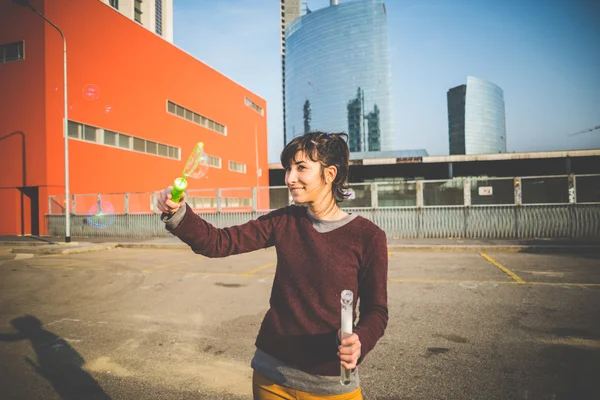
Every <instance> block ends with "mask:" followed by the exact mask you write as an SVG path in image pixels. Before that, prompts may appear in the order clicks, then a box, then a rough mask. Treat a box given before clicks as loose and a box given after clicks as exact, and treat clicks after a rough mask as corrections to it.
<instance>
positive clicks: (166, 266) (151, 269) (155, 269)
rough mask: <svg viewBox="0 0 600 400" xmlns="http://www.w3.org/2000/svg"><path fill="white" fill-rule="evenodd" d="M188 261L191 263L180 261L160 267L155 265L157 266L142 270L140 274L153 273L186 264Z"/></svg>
mask: <svg viewBox="0 0 600 400" xmlns="http://www.w3.org/2000/svg"><path fill="white" fill-rule="evenodd" d="M189 261H191V259H188V260H181V261H174V262H170V263H166V264H161V265H157V266H155V267H152V268H146V269H143V270H142V272H144V273H148V272H154V271H157V270H159V269H163V268H169V267H172V266H173V265H179V264H185V263H187V262H189Z"/></svg>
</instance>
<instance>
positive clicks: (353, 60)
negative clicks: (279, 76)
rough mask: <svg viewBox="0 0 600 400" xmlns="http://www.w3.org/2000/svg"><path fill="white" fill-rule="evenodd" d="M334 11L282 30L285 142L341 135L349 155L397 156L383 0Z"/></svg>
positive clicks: (335, 7) (307, 17)
mask: <svg viewBox="0 0 600 400" xmlns="http://www.w3.org/2000/svg"><path fill="white" fill-rule="evenodd" d="M335 3H336V2H333V1H332V5H331V6H329V7H326V8H323V9H320V10H317V11H313V12H311V13H309V14H307V15H305V16H303V17H302V18H299V19H297V20H295V21H294V22H293V23H292V24H290V26H289V27H288V28H287V30H286V41H285V51H286V56H285V66H284V68H285V110H286V114H285V125H286V134H287V140H288V141H289V140H291V139H292V138H293V137H296V136H299V135H302V134H303V133H304V132H305V131H307V130H321V131H326V132H346V133H348V135H349V145H350V151H353V152H357V151H387V150H397V148H398V146H397V143H396V142H395V134H394V127H393V121H392V109H391V107H392V94H391V68H390V56H389V48H388V39H387V22H386V15H385V5H384V3H383V0H357V1H348V2H344V3H341V4H335Z"/></svg>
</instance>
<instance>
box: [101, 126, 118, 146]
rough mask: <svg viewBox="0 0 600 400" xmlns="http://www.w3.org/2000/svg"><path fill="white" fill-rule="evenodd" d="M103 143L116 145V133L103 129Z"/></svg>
mask: <svg viewBox="0 0 600 400" xmlns="http://www.w3.org/2000/svg"><path fill="white" fill-rule="evenodd" d="M104 144H107V145H109V146H116V145H117V133H116V132H113V131H109V130H106V129H105V130H104Z"/></svg>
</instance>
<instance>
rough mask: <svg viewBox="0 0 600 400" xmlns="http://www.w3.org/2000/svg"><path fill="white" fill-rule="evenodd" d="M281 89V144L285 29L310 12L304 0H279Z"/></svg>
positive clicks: (284, 134)
mask: <svg viewBox="0 0 600 400" xmlns="http://www.w3.org/2000/svg"><path fill="white" fill-rule="evenodd" d="M280 8H281V9H280V12H281V21H280V22H281V27H280V28H281V78H282V79H281V91H282V93H283V96H282V98H283V144H284V145H285V144H286V143H287V133H286V129H285V30H286V29H287V27H288V25H290V24H291V23H292V22H294V21H295V20H296V19H298V18H300V17H302V16H304V15H306V14H307V13H309V12H310V10H309V9H308V6H307V5H306V0H281V6H280Z"/></svg>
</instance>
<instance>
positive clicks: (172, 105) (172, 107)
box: [167, 101, 177, 114]
mask: <svg viewBox="0 0 600 400" xmlns="http://www.w3.org/2000/svg"><path fill="white" fill-rule="evenodd" d="M176 108H177V106H176V105H175V103H173V102H172V101H167V111H168V112H170V113H172V114H175V109H176Z"/></svg>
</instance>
